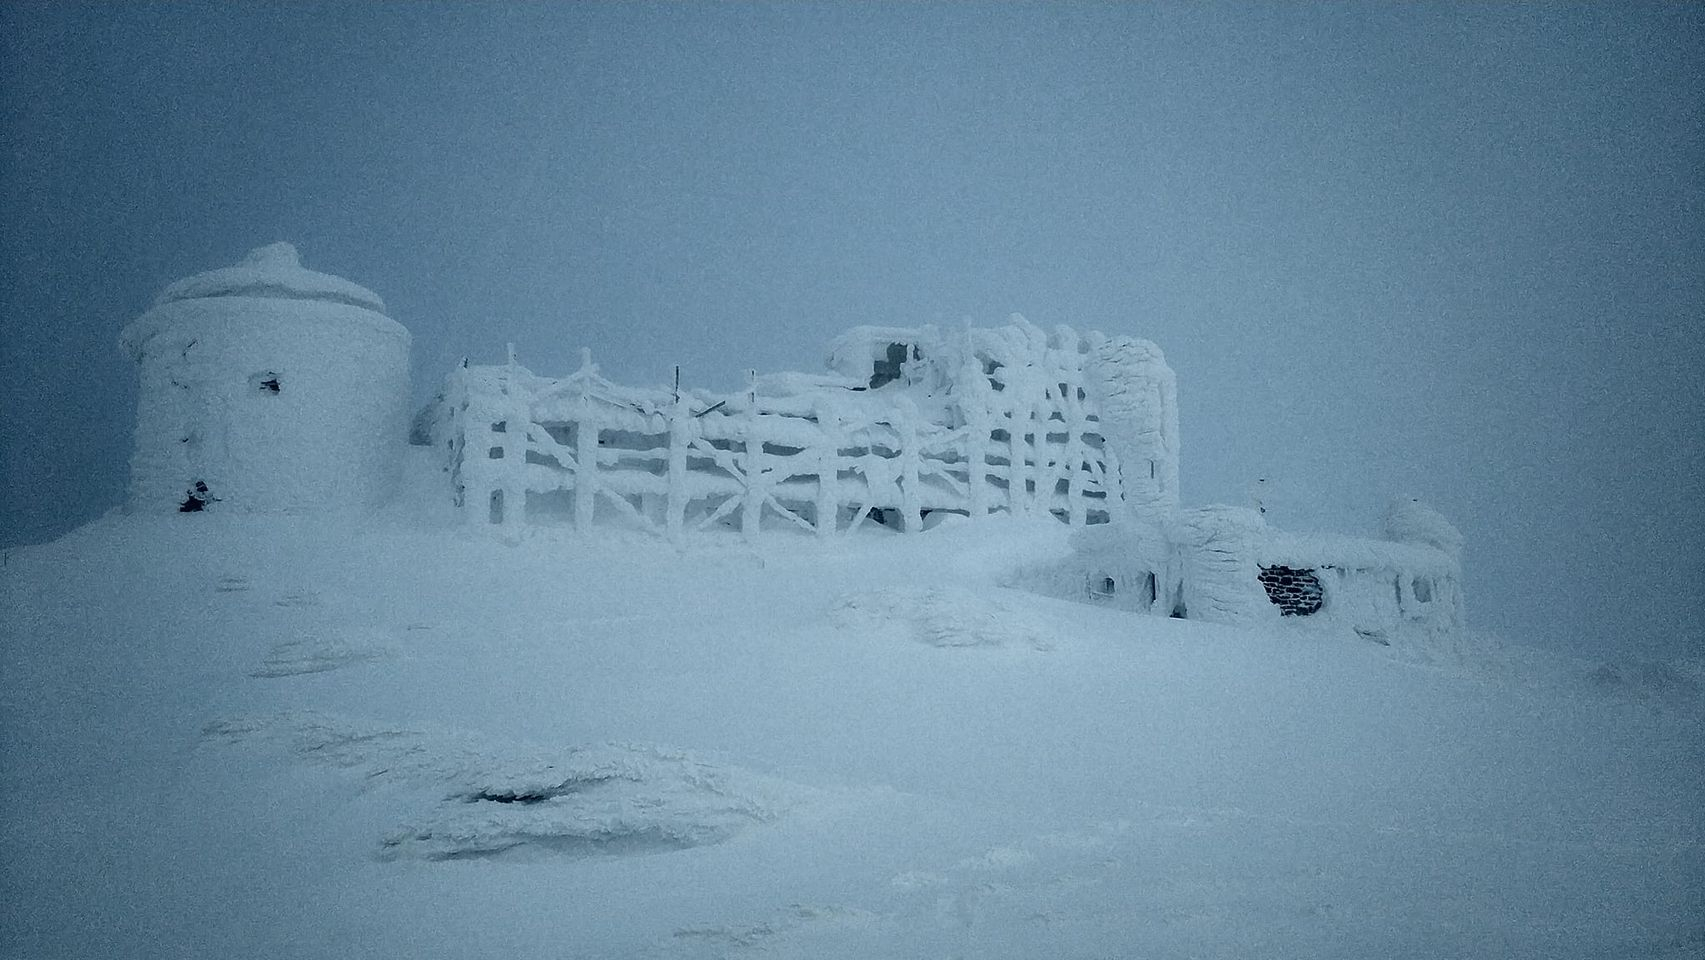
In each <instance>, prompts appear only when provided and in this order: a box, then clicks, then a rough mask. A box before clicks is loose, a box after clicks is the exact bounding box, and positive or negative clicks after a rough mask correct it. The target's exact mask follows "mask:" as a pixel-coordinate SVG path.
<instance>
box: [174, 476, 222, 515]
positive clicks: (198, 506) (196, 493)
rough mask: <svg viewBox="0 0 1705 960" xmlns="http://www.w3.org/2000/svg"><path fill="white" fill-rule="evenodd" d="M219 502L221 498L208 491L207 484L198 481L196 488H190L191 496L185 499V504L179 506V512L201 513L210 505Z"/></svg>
mask: <svg viewBox="0 0 1705 960" xmlns="http://www.w3.org/2000/svg"><path fill="white" fill-rule="evenodd" d="M218 502H219V498H218V497H216V496H214V495H213V494H211V493H209V492H208V491H207V484H206V483H204V482H202V481H200V480H197V481H196V482H195V486H194V487H192V488H190V490H189V495H188V496H186V497H185V498H184V502H183V503H180V504H178V512H179V513H200V512H201V511H203V510H206V509H207V505H208V504H210V503H218Z"/></svg>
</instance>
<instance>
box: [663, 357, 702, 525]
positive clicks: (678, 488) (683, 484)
mask: <svg viewBox="0 0 1705 960" xmlns="http://www.w3.org/2000/svg"><path fill="white" fill-rule="evenodd" d="M694 423H695V421H694V419H693V414H692V411H691V409H690V408H689V406H688V403H687V399H686V398H685V397H683V396H681V391H680V390H679V389H677V390H676V391H675V406H674V407H673V408H672V409H671V410H670V411H669V493H668V497H667V502H666V503H665V504H664V520H663V527H664V530H665V531H667V533H668V535H669V539H670V540H671V541H673V542H675V543H680V542H681V535H682V533H683V531H684V530H685V529H686V516H687V445H688V444H690V443H692V440H693V434H692V430H693V425H694Z"/></svg>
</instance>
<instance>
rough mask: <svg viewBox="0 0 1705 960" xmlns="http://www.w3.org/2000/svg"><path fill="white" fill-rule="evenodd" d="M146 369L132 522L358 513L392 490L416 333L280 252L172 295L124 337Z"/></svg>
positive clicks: (283, 247)
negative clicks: (189, 515) (231, 514)
mask: <svg viewBox="0 0 1705 960" xmlns="http://www.w3.org/2000/svg"><path fill="white" fill-rule="evenodd" d="M119 342H120V344H121V345H122V346H123V348H124V350H125V352H126V353H127V354H129V355H130V357H131V359H133V360H135V361H136V363H137V365H138V367H139V368H140V372H141V392H140V396H139V398H138V403H137V415H136V452H135V454H134V455H133V457H132V458H131V464H130V466H131V471H130V472H131V479H130V500H129V507H130V509H132V510H147V511H156V510H183V511H196V510H204V509H218V510H240V511H247V512H309V511H312V512H322V511H341V510H351V509H354V510H359V509H362V508H365V507H370V506H373V505H375V504H377V503H379V502H381V501H383V500H384V499H386V498H387V497H388V496H389V495H390V494H391V492H392V490H393V488H394V486H395V482H396V477H397V472H398V470H399V469H400V466H401V458H402V450H403V445H404V444H405V442H406V439H407V437H406V433H407V419H406V408H407V403H408V362H409V333H408V331H407V330H406V329H404V328H403V326H402V324H400V323H397V322H396V321H395V320H392V319H391V318H390V317H387V316H385V304H384V301H382V300H380V299H379V297H378V296H377V295H375V294H374V293H373V292H372V291H370V290H367V289H365V288H363V287H360V286H358V285H356V284H354V283H351V282H349V281H348V280H344V279H342V278H340V277H334V276H330V275H329V274H324V273H316V272H314V271H312V270H307V269H304V268H303V267H302V264H301V261H300V260H299V259H298V257H297V254H296V248H295V247H292V246H291V245H290V244H288V243H275V244H272V245H271V246H266V247H261V248H260V249H258V250H255V251H254V252H252V253H250V254H249V255H248V257H247V258H245V259H244V260H243V262H241V263H239V264H237V265H236V266H233V267H226V268H224V269H220V270H213V271H209V272H207V273H203V274H198V275H196V276H193V277H189V278H187V279H184V280H180V281H178V282H177V283H174V284H172V285H170V286H168V287H167V288H166V289H165V290H164V291H163V292H162V293H161V294H160V296H159V297H158V298H157V299H155V301H154V306H153V308H152V309H150V310H149V311H148V312H147V313H145V314H143V315H142V316H140V317H138V318H137V319H136V320H134V321H132V322H131V323H130V325H129V326H127V327H125V328H124V332H123V334H122V335H121V336H120V338H119Z"/></svg>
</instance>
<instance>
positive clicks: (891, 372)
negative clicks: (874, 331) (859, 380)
mask: <svg viewBox="0 0 1705 960" xmlns="http://www.w3.org/2000/svg"><path fill="white" fill-rule="evenodd" d="M914 352H915V351H914ZM906 353H907V350H906V345H905V344H903V343H890V344H889V345H888V353H887V356H886V357H885V358H883V359H881V360H878V361H876V364H875V366H874V367H873V368H872V369H871V372H870V389H872V390H874V389H876V388H877V387H880V386H882V385H883V384H885V383H892V382H893V381H895V380H898V379H900V372H901V370H902V369H903V368H904V367H905V365H906Z"/></svg>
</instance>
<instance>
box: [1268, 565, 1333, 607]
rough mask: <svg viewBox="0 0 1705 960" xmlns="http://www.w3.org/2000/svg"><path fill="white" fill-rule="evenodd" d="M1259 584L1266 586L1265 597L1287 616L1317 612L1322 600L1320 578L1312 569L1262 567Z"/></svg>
mask: <svg viewBox="0 0 1705 960" xmlns="http://www.w3.org/2000/svg"><path fill="white" fill-rule="evenodd" d="M1260 580H1261V586H1263V587H1265V588H1267V599H1269V600H1271V601H1273V605H1274V606H1276V607H1278V608H1279V613H1280V614H1281V615H1283V616H1287V617H1306V616H1308V615H1309V614H1311V613H1318V612H1319V611H1320V606H1321V604H1322V603H1323V602H1324V599H1323V594H1322V592H1321V589H1320V578H1319V577H1317V576H1315V575H1314V571H1313V570H1298V569H1296V568H1295V567H1262V568H1261V575H1260Z"/></svg>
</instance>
